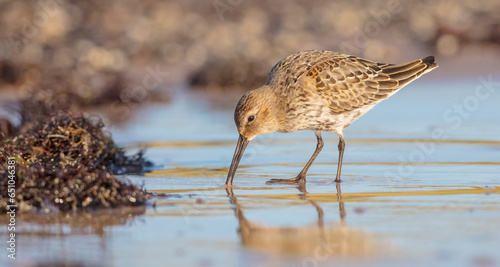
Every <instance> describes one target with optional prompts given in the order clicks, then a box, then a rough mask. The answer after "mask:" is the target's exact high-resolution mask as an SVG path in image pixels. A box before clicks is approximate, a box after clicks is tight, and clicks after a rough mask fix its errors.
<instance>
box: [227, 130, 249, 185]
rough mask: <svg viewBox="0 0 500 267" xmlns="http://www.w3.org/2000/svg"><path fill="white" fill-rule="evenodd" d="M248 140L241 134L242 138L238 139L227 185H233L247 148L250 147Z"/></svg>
mask: <svg viewBox="0 0 500 267" xmlns="http://www.w3.org/2000/svg"><path fill="white" fill-rule="evenodd" d="M248 142H250V140H248V138H246V137H245V136H243V135H241V134H240V138H239V139H238V143H237V144H236V149H235V151H234V156H233V161H232V162H231V167H229V172H228V174H227V180H226V185H232V184H233V178H234V175H235V173H236V169H237V168H238V164H239V163H240V160H241V157H242V156H243V153H244V152H245V148H246V147H247V145H248Z"/></svg>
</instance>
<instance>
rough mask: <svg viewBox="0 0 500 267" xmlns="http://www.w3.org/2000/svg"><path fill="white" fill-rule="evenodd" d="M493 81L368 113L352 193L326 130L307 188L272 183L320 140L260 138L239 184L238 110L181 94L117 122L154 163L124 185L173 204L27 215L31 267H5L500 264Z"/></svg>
mask: <svg viewBox="0 0 500 267" xmlns="http://www.w3.org/2000/svg"><path fill="white" fill-rule="evenodd" d="M494 80H495V79H494ZM496 80H500V78H499V77H497V78H496ZM480 85H481V82H480V81H479V80H462V81H458V82H455V83H450V82H449V81H446V82H439V81H424V80H422V81H418V82H416V83H414V84H412V85H410V86H408V87H406V88H404V89H403V90H402V91H401V92H399V93H398V94H396V95H394V96H393V97H391V99H389V100H387V101H384V102H382V103H381V104H380V105H378V106H377V107H375V108H374V109H373V110H372V111H370V112H368V113H367V114H366V115H364V116H363V117H362V118H361V119H359V120H358V121H357V122H355V123H353V124H352V125H351V126H350V127H349V128H347V129H346V130H345V133H344V134H345V135H344V136H345V139H346V143H347V147H346V152H345V157H344V162H345V163H344V167H343V177H342V178H343V182H342V183H341V184H340V186H339V187H337V186H336V184H335V183H334V182H333V180H334V178H335V176H334V175H335V172H336V161H337V155H338V152H337V142H338V140H337V138H336V136H335V135H334V134H324V139H325V147H324V149H323V151H322V153H321V154H320V155H319V156H318V158H317V160H316V162H315V164H313V165H312V167H311V168H310V170H309V175H308V181H307V186H306V188H305V189H304V188H296V187H294V186H281V185H266V184H265V182H266V181H267V180H269V179H271V178H291V177H294V176H295V175H296V174H297V173H298V172H299V171H300V170H301V168H302V167H303V165H304V164H305V162H306V161H307V160H308V158H309V157H310V155H311V154H312V153H313V151H314V148H315V145H316V144H315V142H316V140H315V138H314V134H313V133H312V132H298V133H293V134H279V133H274V134H268V135H265V136H262V137H260V138H257V139H256V140H253V141H252V142H251V143H250V145H249V146H248V148H247V151H246V152H245V155H244V157H243V159H242V161H241V163H240V167H239V169H238V172H237V174H236V177H235V180H234V184H235V187H234V189H233V190H226V189H224V188H223V187H222V184H223V183H224V181H225V176H226V174H227V171H228V167H229V164H230V161H231V157H232V155H233V152H234V146H235V144H236V140H237V133H236V129H235V127H234V124H233V118H232V117H233V115H232V112H233V111H232V110H230V109H224V108H217V107H214V104H213V103H211V102H209V101H206V100H204V98H203V96H200V95H199V94H194V93H193V94H191V95H190V94H186V93H182V92H175V93H174V100H173V101H172V103H170V104H154V105H149V106H143V107H141V108H140V109H138V110H135V111H134V116H133V117H132V118H131V120H130V121H128V122H127V123H126V124H122V125H116V126H114V127H112V128H111V132H112V134H113V137H114V138H115V139H116V140H117V142H118V143H119V144H122V145H124V146H128V147H130V150H131V151H133V150H134V149H136V148H138V147H148V149H147V152H146V157H147V158H148V159H150V160H151V161H152V162H153V163H154V168H153V170H152V171H151V172H149V173H147V174H146V175H144V176H137V175H133V176H131V175H128V176H123V177H122V178H123V179H128V180H130V181H131V182H133V183H137V184H140V185H144V187H145V188H146V189H147V190H148V191H151V192H156V193H163V194H167V196H168V197H162V198H157V199H155V200H154V202H155V206H154V207H153V206H150V207H147V208H138V209H120V210H117V211H101V212H98V213H96V214H94V213H93V214H84V215H57V216H48V217H47V218H42V217H41V216H28V215H24V216H19V219H18V220H19V223H20V228H19V231H18V247H19V251H18V253H19V254H18V259H17V260H16V261H15V262H14V261H7V259H6V257H3V258H2V259H1V260H0V265H12V263H16V265H18V266H31V265H34V264H35V263H46V264H49V265H50V264H53V263H58V262H65V263H75V264H81V265H84V266H99V265H101V266H105V265H114V266H137V265H144V266H332V265H335V266H361V265H370V266H388V265H391V266H392V265H394V266H396V265H397V266H399V265H403V266H422V265H429V266H498V265H500V253H498V248H499V247H500V231H499V230H498V229H499V228H498V226H499V225H500V116H499V115H498V114H500V109H499V108H498V103H500V88H496V90H495V91H493V92H492V93H491V94H490V95H489V96H488V97H486V98H481V99H479V98H478V97H477V96H476V91H475V90H476V88H477V86H480ZM228 101H229V100H228ZM231 101H234V100H231ZM457 105H461V106H462V107H463V108H462V110H461V111H456V110H458V109H457ZM339 191H340V193H339ZM0 219H2V220H5V218H4V217H2V218H0ZM1 236H2V238H4V237H6V229H4V230H3V232H1Z"/></svg>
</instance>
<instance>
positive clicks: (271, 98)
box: [257, 85, 286, 132]
mask: <svg viewBox="0 0 500 267" xmlns="http://www.w3.org/2000/svg"><path fill="white" fill-rule="evenodd" d="M257 90H259V93H260V94H262V95H261V97H263V99H265V105H266V108H267V109H268V112H269V115H268V116H269V118H268V119H269V122H268V123H269V125H272V128H273V129H272V130H271V129H270V130H271V131H272V132H281V128H283V127H284V124H285V121H286V114H285V110H286V103H285V101H284V98H283V97H280V95H279V94H278V91H277V90H274V89H273V88H272V87H270V86H268V85H264V86H262V87H261V88H259V89H257Z"/></svg>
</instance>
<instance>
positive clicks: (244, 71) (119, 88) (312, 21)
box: [0, 0, 500, 106]
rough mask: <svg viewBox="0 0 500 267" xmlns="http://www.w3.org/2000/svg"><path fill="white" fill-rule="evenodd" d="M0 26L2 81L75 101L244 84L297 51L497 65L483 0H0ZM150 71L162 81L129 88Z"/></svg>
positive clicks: (450, 70) (498, 41) (498, 36)
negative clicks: (432, 57)
mask: <svg viewBox="0 0 500 267" xmlns="http://www.w3.org/2000/svg"><path fill="white" fill-rule="evenodd" d="M0 29H1V31H0V84H1V85H0V88H1V89H15V90H17V91H18V92H19V91H23V90H20V88H21V89H27V88H31V89H33V88H36V89H35V90H40V89H43V88H47V87H51V88H52V90H55V91H57V92H62V91H69V93H68V94H69V95H70V96H66V97H70V99H72V101H70V102H74V103H79V104H80V105H83V106H87V105H99V104H103V103H107V102H110V101H119V102H120V103H123V102H134V103H135V102H142V101H145V100H148V99H149V100H151V99H155V100H160V101H168V93H167V94H166V91H168V88H169V87H172V86H177V87H178V86H179V85H185V86H184V87H185V88H190V89H191V88H194V89H199V90H211V91H228V90H231V91H235V90H237V91H244V90H249V89H252V88H256V87H258V86H260V85H261V84H263V83H264V81H265V77H266V75H267V73H268V72H269V71H270V69H271V68H272V66H273V65H274V64H275V63H276V62H277V61H279V60H280V59H281V58H284V57H285V56H287V55H289V54H292V53H294V52H296V51H299V50H305V49H324V50H334V51H340V52H344V53H348V54H353V55H357V56H361V57H365V58H368V59H372V60H376V61H386V62H391V63H400V62H404V61H407V60H412V59H415V58H420V57H424V56H427V55H435V56H436V57H437V62H438V63H439V64H440V66H441V68H440V69H439V70H438V71H436V74H433V75H434V76H433V77H438V76H440V77H450V76H455V77H463V76H464V75H465V76H475V75H477V74H478V73H495V72H497V71H498V67H499V63H498V62H500V2H499V1H494V0H484V1H474V0H458V1H452V0H438V1H424V0H413V1H398V0H393V1H382V0H374V1H360V0H353V1H326V0H315V1H288V0H287V1H285V0H279V1H245V0H213V1H201V2H200V1H194V0H187V1H156V0H145V1H124V0H121V1H118V0H111V1H104V2H103V1H95V0H93V1H64V0H42V1H12V0H10V1H9V0H0ZM148 67H149V68H148ZM151 69H156V71H157V72H158V71H159V72H161V73H168V75H164V76H165V77H161V79H156V81H160V80H161V82H162V83H163V84H170V86H158V84H157V83H155V82H154V81H148V82H149V85H147V86H145V87H148V88H146V89H147V90H148V94H141V93H137V91H136V92H135V93H134V92H133V91H134V90H133V89H134V85H137V84H141V83H142V82H143V79H144V77H145V75H147V74H148V73H151ZM437 73H439V74H437ZM157 78H158V77H157ZM54 81H57V82H54ZM15 90H14V91H15ZM28 91H29V90H28ZM29 92H31V91H29ZM10 93H12V91H11V92H10ZM2 96H4V97H3V98H4V99H10V97H9V96H12V94H8V96H5V94H2Z"/></svg>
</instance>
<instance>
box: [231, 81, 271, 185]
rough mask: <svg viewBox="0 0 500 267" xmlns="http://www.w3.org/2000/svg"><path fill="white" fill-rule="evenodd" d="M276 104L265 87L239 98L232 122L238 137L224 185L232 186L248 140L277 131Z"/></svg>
mask: <svg viewBox="0 0 500 267" xmlns="http://www.w3.org/2000/svg"><path fill="white" fill-rule="evenodd" d="M276 104H277V103H276V102H275V97H274V94H273V93H272V92H271V91H270V90H269V87H267V86H264V87H261V88H259V89H256V90H252V91H249V92H247V93H246V94H244V95H243V96H242V97H241V99H240V101H239V102H238V105H237V106H236V110H235V111H234V122H235V123H236V127H237V128H238V133H239V134H240V137H239V139H238V144H237V146H236V151H235V152H234V156H233V161H232V163H231V167H230V168H229V173H228V176H227V181H226V185H231V184H232V181H233V177H234V174H235V173H236V169H237V168H238V164H239V162H240V159H241V157H242V156H243V152H244V151H245V148H246V146H247V145H248V143H249V142H250V140H252V139H254V138H255V137H257V136H259V135H262V134H266V133H272V132H275V131H276V130H277V129H278V121H277V114H274V113H275V112H272V111H273V110H274V109H273V107H274V106H275V105H276Z"/></svg>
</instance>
